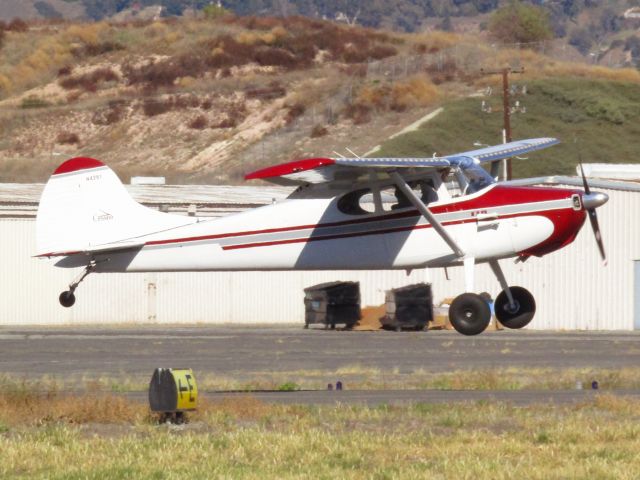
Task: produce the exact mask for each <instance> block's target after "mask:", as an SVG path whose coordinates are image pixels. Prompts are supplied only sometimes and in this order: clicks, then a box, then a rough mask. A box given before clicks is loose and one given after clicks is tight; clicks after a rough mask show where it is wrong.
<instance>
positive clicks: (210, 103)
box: [200, 98, 213, 110]
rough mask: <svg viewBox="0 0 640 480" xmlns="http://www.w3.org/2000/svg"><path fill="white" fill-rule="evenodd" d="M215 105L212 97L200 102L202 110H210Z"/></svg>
mask: <svg viewBox="0 0 640 480" xmlns="http://www.w3.org/2000/svg"><path fill="white" fill-rule="evenodd" d="M211 107H213V101H212V100H211V99H210V98H205V99H204V100H203V101H202V103H201V104H200V108H201V109H202V110H210V109H211Z"/></svg>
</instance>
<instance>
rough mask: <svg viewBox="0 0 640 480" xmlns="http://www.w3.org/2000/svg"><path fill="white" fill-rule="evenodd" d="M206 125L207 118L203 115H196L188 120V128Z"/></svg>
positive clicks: (199, 127)
mask: <svg viewBox="0 0 640 480" xmlns="http://www.w3.org/2000/svg"><path fill="white" fill-rule="evenodd" d="M206 127H207V119H206V117H205V116H204V115H198V116H197V117H195V118H193V119H192V120H191V121H190V122H189V128H193V129H195V130H202V129H203V128H206Z"/></svg>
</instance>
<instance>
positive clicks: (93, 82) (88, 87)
mask: <svg viewBox="0 0 640 480" xmlns="http://www.w3.org/2000/svg"><path fill="white" fill-rule="evenodd" d="M119 80H120V77H118V75H117V74H116V72H114V71H113V70H112V69H111V68H107V67H104V68H98V69H96V70H93V71H92V72H89V73H86V74H84V75H79V76H77V77H66V78H63V79H62V80H59V81H58V83H59V84H60V86H61V87H62V88H65V89H67V90H71V89H72V88H81V89H82V90H85V91H87V92H95V91H96V90H97V89H98V84H100V83H102V82H117V81H119Z"/></svg>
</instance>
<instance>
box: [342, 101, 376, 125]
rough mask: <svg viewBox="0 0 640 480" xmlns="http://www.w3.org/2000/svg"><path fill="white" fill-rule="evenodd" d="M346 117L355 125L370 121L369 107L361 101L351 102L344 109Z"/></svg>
mask: <svg viewBox="0 0 640 480" xmlns="http://www.w3.org/2000/svg"><path fill="white" fill-rule="evenodd" d="M344 113H345V115H346V117H347V118H350V119H351V120H353V123H354V124H355V125H362V124H363V123H368V122H370V121H371V107H370V106H369V105H365V104H363V103H352V104H351V105H349V106H348V107H347V108H346V109H345V112H344Z"/></svg>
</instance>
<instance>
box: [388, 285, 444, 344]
mask: <svg viewBox="0 0 640 480" xmlns="http://www.w3.org/2000/svg"><path fill="white" fill-rule="evenodd" d="M385 302H386V303H385V307H386V308H385V315H384V316H383V317H382V318H381V319H380V323H381V324H382V326H383V327H384V328H387V329H393V330H396V331H398V332H399V331H400V330H403V329H404V330H423V329H424V328H425V327H426V326H427V324H428V323H429V322H430V321H432V320H433V296H432V294H431V285H430V284H428V283H418V284H415V285H408V286H406V287H401V288H394V289H393V290H388V291H387V292H386V295H385Z"/></svg>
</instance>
